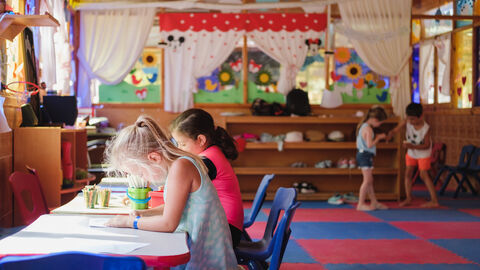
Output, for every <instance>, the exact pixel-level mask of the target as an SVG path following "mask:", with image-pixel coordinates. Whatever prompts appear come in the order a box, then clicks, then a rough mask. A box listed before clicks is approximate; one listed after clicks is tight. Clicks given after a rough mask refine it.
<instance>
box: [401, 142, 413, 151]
mask: <svg viewBox="0 0 480 270" xmlns="http://www.w3.org/2000/svg"><path fill="white" fill-rule="evenodd" d="M412 146H413V144H411V143H409V142H408V141H403V147H405V148H406V149H409V148H412Z"/></svg>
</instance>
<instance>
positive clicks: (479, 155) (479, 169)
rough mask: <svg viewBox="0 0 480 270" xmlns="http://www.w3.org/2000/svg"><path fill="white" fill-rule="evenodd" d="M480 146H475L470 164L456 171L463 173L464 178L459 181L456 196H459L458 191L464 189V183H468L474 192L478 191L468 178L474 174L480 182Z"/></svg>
mask: <svg viewBox="0 0 480 270" xmlns="http://www.w3.org/2000/svg"><path fill="white" fill-rule="evenodd" d="M479 162H480V148H475V151H473V154H472V156H471V158H470V162H469V165H468V167H467V168H466V169H459V170H456V173H458V174H461V175H462V179H460V182H459V183H458V187H457V189H456V190H455V194H454V195H453V197H454V198H456V197H457V196H458V193H459V192H460V190H461V189H463V183H465V182H466V183H467V186H468V187H469V188H470V191H471V192H472V194H474V195H476V194H477V191H476V190H475V189H474V188H473V185H472V183H471V182H470V180H469V179H468V176H473V177H474V178H475V179H477V181H479V182H480V176H479V175H478V174H479V173H480V164H479Z"/></svg>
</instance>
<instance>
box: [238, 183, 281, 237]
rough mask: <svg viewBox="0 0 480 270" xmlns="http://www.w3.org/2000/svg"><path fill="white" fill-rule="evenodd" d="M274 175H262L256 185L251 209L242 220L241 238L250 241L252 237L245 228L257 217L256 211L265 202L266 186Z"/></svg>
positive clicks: (258, 210)
mask: <svg viewBox="0 0 480 270" xmlns="http://www.w3.org/2000/svg"><path fill="white" fill-rule="evenodd" d="M274 177H275V174H266V175H265V176H263V179H262V181H261V182H260V185H259V186H258V189H257V193H256V194H255V198H254V199H253V203H252V211H251V212H250V214H249V215H248V216H245V218H244V220H243V231H242V236H243V237H242V238H243V239H246V240H248V241H252V239H251V238H250V236H249V235H248V233H247V231H246V230H245V229H246V228H248V227H250V226H252V225H253V222H254V221H255V219H256V218H257V215H258V212H260V209H261V208H262V205H263V203H264V202H265V197H266V196H267V187H268V185H269V184H270V182H271V181H272V180H273V178H274Z"/></svg>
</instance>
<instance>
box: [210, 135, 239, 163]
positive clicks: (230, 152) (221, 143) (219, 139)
mask: <svg viewBox="0 0 480 270" xmlns="http://www.w3.org/2000/svg"><path fill="white" fill-rule="evenodd" d="M213 144H214V145H216V146H218V147H220V149H222V152H223V154H224V155H225V157H227V158H228V159H230V160H235V159H237V157H238V151H237V146H236V144H235V140H234V139H233V138H232V137H231V136H230V135H229V134H228V132H227V131H226V130H225V129H224V128H222V127H217V128H216V129H215V136H214V138H213Z"/></svg>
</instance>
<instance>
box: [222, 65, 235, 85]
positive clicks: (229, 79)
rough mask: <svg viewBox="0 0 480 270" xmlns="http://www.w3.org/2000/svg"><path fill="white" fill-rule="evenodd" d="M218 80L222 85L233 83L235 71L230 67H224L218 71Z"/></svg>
mask: <svg viewBox="0 0 480 270" xmlns="http://www.w3.org/2000/svg"><path fill="white" fill-rule="evenodd" d="M218 81H220V84H221V85H231V84H233V72H232V71H231V70H230V69H222V70H220V72H219V73H218Z"/></svg>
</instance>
